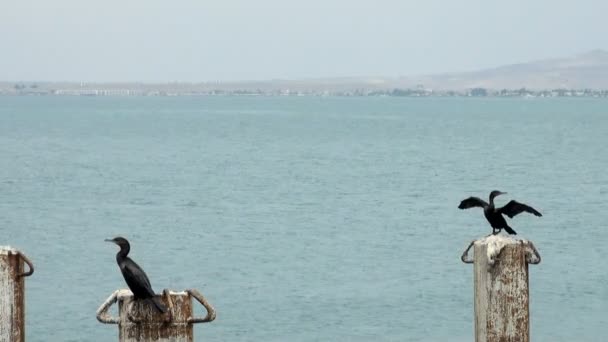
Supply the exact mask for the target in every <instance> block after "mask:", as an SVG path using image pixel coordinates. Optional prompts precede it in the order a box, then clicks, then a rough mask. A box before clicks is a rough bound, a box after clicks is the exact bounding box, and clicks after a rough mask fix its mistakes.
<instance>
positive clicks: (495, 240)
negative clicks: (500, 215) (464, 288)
mask: <svg viewBox="0 0 608 342" xmlns="http://www.w3.org/2000/svg"><path fill="white" fill-rule="evenodd" d="M472 246H473V247H474V259H473V260H470V259H468V257H467V254H468V252H469V249H471V247H472ZM461 259H462V261H463V262H464V263H468V264H470V263H473V264H474V272H475V285H474V287H475V341H476V342H529V341H530V311H529V294H530V291H529V288H528V264H538V263H540V255H539V254H538V251H537V250H536V248H535V247H534V244H532V242H530V241H526V240H516V239H513V238H511V237H509V236H503V235H490V236H487V237H485V238H482V239H479V240H476V241H472V242H471V243H470V244H469V247H468V248H467V249H466V250H465V251H464V253H463V254H462V257H461Z"/></svg>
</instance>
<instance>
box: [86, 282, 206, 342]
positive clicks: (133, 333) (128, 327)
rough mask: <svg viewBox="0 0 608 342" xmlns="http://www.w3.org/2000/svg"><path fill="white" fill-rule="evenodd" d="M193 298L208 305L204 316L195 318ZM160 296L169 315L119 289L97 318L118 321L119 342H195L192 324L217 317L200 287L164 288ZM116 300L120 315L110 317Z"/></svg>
mask: <svg viewBox="0 0 608 342" xmlns="http://www.w3.org/2000/svg"><path fill="white" fill-rule="evenodd" d="M192 298H194V299H195V300H197V301H198V302H199V303H201V304H202V305H203V306H204V307H205V309H206V310H207V315H206V316H205V317H194V315H193V308H192ZM160 299H161V301H162V302H163V303H164V304H165V305H166V306H167V308H168V310H167V313H166V314H161V313H159V312H158V311H157V310H156V309H155V308H154V306H152V305H150V303H148V302H145V301H134V300H133V294H132V293H131V291H129V290H117V291H115V292H114V293H112V295H110V297H109V298H108V299H107V300H106V301H105V302H104V303H103V304H101V306H100V307H99V309H97V320H99V321H100V322H102V323H106V324H118V341H119V342H142V341H156V342H163V341H167V342H169V341H171V342H192V341H194V332H193V326H192V325H193V324H194V323H206V322H211V321H213V320H214V319H215V310H214V309H213V307H212V306H211V304H209V302H207V300H206V299H205V297H203V295H202V294H201V293H200V292H198V291H197V290H186V291H183V292H173V291H169V290H164V291H163V295H162V296H161V297H160ZM116 302H118V317H111V316H110V314H109V313H108V310H109V309H110V307H111V306H112V304H114V303H116Z"/></svg>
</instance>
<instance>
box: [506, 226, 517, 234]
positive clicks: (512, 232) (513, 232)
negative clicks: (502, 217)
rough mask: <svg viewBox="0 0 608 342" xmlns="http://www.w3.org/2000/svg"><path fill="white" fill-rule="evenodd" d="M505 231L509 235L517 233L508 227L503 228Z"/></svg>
mask: <svg viewBox="0 0 608 342" xmlns="http://www.w3.org/2000/svg"><path fill="white" fill-rule="evenodd" d="M504 228H505V231H506V232H507V233H509V234H511V235H517V232H516V231H514V230H513V228H511V227H509V226H505V227H504Z"/></svg>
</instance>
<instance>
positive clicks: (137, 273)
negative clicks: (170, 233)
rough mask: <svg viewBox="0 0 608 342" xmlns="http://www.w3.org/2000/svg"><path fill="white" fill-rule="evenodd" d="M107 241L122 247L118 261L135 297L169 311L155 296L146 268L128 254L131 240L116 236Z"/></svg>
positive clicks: (160, 309) (117, 257)
mask: <svg viewBox="0 0 608 342" xmlns="http://www.w3.org/2000/svg"><path fill="white" fill-rule="evenodd" d="M106 241H108V242H113V243H115V244H117V245H118V246H119V247H120V251H119V252H118V253H117V254H116V262H117V263H118V267H119V268H120V271H121V272H122V275H123V277H124V278H125V281H126V282H127V285H128V286H129V289H131V292H133V299H135V300H148V301H151V302H152V304H154V306H155V307H156V308H157V309H158V311H160V312H162V313H165V312H167V308H166V307H165V306H164V305H163V303H161V302H160V301H159V300H158V298H156V297H155V294H154V290H152V286H151V285H150V280H149V279H148V276H147V275H146V273H145V272H144V270H142V269H141V267H139V265H137V263H135V261H133V260H131V258H129V257H128V256H127V255H128V254H129V251H130V250H131V246H130V244H129V241H127V239H125V238H123V237H115V238H114V239H111V240H110V239H106Z"/></svg>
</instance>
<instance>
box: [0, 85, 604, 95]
mask: <svg viewBox="0 0 608 342" xmlns="http://www.w3.org/2000/svg"><path fill="white" fill-rule="evenodd" d="M159 88H160V89H159ZM159 88H156V87H154V86H144V87H133V88H129V87H116V88H113V87H112V88H110V87H108V88H105V87H100V85H94V84H91V85H89V86H81V87H78V86H66V87H56V86H53V84H45V85H38V84H35V83H32V84H24V83H18V84H16V85H14V86H13V87H12V88H8V87H6V86H5V87H2V86H1V84H0V96H83V97H98V96H118V97H147V96H156V97H174V96H182V97H193V96H261V97H269V96H291V97H294V96H309V97H416V98H418V97H494V98H496V97H500V98H503V97H504V98H514V97H519V98H536V97H539V98H556V97H560V98H562V97H586V98H606V97H608V90H596V89H550V90H532V89H526V88H520V89H501V90H494V89H486V88H472V89H466V90H459V91H456V90H432V89H423V88H418V89H409V88H405V89H402V88H393V89H361V88H359V89H354V90H350V89H343V90H337V89H332V90H306V89H302V90H291V89H285V88H276V89H275V88H271V89H264V90H262V89H255V90H253V89H222V88H220V89H193V88H190V87H181V88H180V87H177V89H167V87H159Z"/></svg>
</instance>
